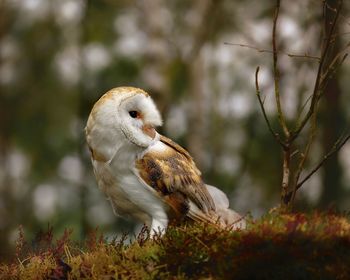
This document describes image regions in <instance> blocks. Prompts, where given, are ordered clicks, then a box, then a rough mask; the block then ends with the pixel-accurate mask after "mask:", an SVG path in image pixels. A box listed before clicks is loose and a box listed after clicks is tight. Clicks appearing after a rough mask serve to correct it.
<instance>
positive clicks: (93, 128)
mask: <svg viewBox="0 0 350 280" xmlns="http://www.w3.org/2000/svg"><path fill="white" fill-rule="evenodd" d="M161 124H162V119H161V117H160V114H159V112H158V110H157V108H156V106H155V104H154V102H153V100H152V99H151V97H150V96H149V95H148V94H147V93H146V92H144V91H143V90H141V89H137V88H131V87H119V88H115V89H112V90H110V91H108V92H107V93H106V94H104V95H103V96H102V97H101V98H100V99H99V100H98V101H97V102H96V103H95V105H94V107H93V109H92V111H91V114H90V116H89V119H88V123H87V126H86V136H87V141H88V144H89V146H90V147H91V148H92V149H93V150H94V151H95V153H98V154H99V155H100V157H106V159H108V158H110V157H111V156H112V155H113V153H114V152H115V149H116V148H118V147H120V146H123V145H132V146H135V147H139V148H147V147H148V146H150V145H151V143H152V142H153V141H155V139H156V137H157V135H158V134H157V132H156V130H155V127H157V126H160V125H161Z"/></svg>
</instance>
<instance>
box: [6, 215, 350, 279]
mask: <svg viewBox="0 0 350 280" xmlns="http://www.w3.org/2000/svg"><path fill="white" fill-rule="evenodd" d="M32 244H34V245H31V246H28V245H27V243H26V242H24V239H23V237H20V239H19V240H18V246H17V247H18V248H17V253H16V257H15V258H14V260H13V262H12V263H7V264H2V265H0V275H1V276H0V278H1V279H350V223H349V219H348V216H346V215H335V214H329V213H328V214H320V213H314V214H290V215H278V214H269V215H266V216H265V217H263V218H261V219H259V220H250V221H249V223H248V228H247V229H246V230H243V231H235V232H230V231H226V230H222V229H218V228H216V227H214V226H210V225H206V224H195V225H184V226H181V227H169V229H168V231H167V232H166V234H165V235H163V236H161V237H160V236H156V237H155V238H154V239H149V238H148V237H147V232H146V231H143V232H142V233H141V234H140V235H139V236H138V237H137V239H136V241H135V242H133V243H131V244H129V245H125V242H123V241H122V240H119V241H118V240H117V241H112V242H111V241H109V242H107V241H105V240H104V238H103V237H96V234H95V233H92V234H91V236H90V237H89V238H88V239H87V240H86V241H85V242H84V244H83V245H77V244H74V243H73V242H71V241H70V240H69V232H66V233H65V234H64V235H63V237H61V238H60V239H59V240H54V238H53V236H52V231H50V230H49V231H48V232H46V233H43V234H40V235H39V236H38V238H37V239H36V240H35V241H34V242H32Z"/></svg>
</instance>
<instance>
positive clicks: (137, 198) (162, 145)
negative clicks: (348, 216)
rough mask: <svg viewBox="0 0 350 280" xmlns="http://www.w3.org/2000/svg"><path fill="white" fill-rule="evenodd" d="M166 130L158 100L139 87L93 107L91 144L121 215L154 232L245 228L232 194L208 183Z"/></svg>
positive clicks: (100, 178) (102, 181) (101, 180)
mask: <svg viewBox="0 0 350 280" xmlns="http://www.w3.org/2000/svg"><path fill="white" fill-rule="evenodd" d="M160 125H162V119H161V116H160V114H159V112H158V110H157V108H156V106H155V104H154V102H153V100H152V98H151V97H150V95H149V94H148V93H146V92H145V91H143V90H141V89H138V88H133V87H118V88H114V89H112V90H110V91H108V92H107V93H105V94H104V95H103V96H102V97H101V98H100V99H99V100H98V101H97V102H96V103H95V105H94V106H93V108H92V111H91V113H90V116H89V118H88V121H87V125H86V128H85V132H86V139H87V143H88V146H89V149H90V152H91V160H92V165H93V169H94V173H95V177H96V180H97V183H98V186H99V188H100V189H101V190H102V192H104V193H105V194H106V196H107V198H108V199H109V200H110V202H111V205H112V207H113V210H114V212H115V214H117V215H120V216H123V217H129V218H133V219H136V220H138V221H140V222H142V223H144V224H146V225H147V226H148V227H149V229H150V231H151V233H155V232H164V231H165V230H166V228H167V226H168V224H169V222H172V221H174V222H178V221H182V220H193V221H202V222H207V223H211V224H215V225H217V226H220V227H231V228H233V229H236V228H244V227H245V221H244V219H243V218H242V217H241V216H240V215H239V214H238V213H236V212H234V211H233V210H231V209H229V208H228V207H229V202H228V199H227V197H226V195H225V194H224V193H223V192H222V191H220V190H219V189H217V188H215V187H213V186H209V185H206V184H205V183H204V182H203V180H202V178H201V173H200V171H199V170H198V169H197V167H196V165H195V163H194V161H193V159H192V157H191V156H190V155H189V153H188V152H187V151H186V150H185V149H184V148H182V147H181V146H179V145H178V144H176V143H175V142H173V141H172V140H170V139H169V138H167V137H165V136H163V135H160V134H159V133H158V132H157V131H156V129H155V128H156V127H158V126H160Z"/></svg>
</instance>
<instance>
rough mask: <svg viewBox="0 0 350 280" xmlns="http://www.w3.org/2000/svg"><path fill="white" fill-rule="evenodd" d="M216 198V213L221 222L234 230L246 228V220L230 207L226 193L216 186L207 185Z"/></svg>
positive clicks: (212, 195) (214, 198)
mask: <svg viewBox="0 0 350 280" xmlns="http://www.w3.org/2000/svg"><path fill="white" fill-rule="evenodd" d="M205 186H206V187H207V190H208V192H209V194H210V195H211V197H212V198H213V200H214V204H215V208H216V214H217V215H218V218H219V219H220V224H223V225H224V226H225V227H227V228H230V229H232V230H236V229H245V228H246V221H245V219H244V217H243V216H241V215H240V214H238V213H237V212H235V211H233V210H232V209H230V208H229V206H230V205H229V204H230V203H229V200H228V198H227V196H226V194H225V193H224V192H223V191H221V190H219V189H218V188H216V187H213V186H211V185H205Z"/></svg>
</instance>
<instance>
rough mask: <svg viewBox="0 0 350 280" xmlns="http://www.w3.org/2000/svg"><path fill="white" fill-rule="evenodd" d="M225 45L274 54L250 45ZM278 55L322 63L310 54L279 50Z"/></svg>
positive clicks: (318, 58) (226, 43)
mask: <svg viewBox="0 0 350 280" xmlns="http://www.w3.org/2000/svg"><path fill="white" fill-rule="evenodd" d="M224 44H225V45H230V46H236V47H243V48H248V49H252V50H255V51H257V52H260V53H271V54H272V53H273V51H272V50H269V49H263V48H258V47H255V46H252V45H248V44H241V43H228V42H225V43H224ZM277 53H278V54H284V55H287V56H289V57H295V58H307V59H315V60H317V61H320V57H318V56H313V55H309V54H296V53H288V52H283V51H280V50H278V51H277Z"/></svg>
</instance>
